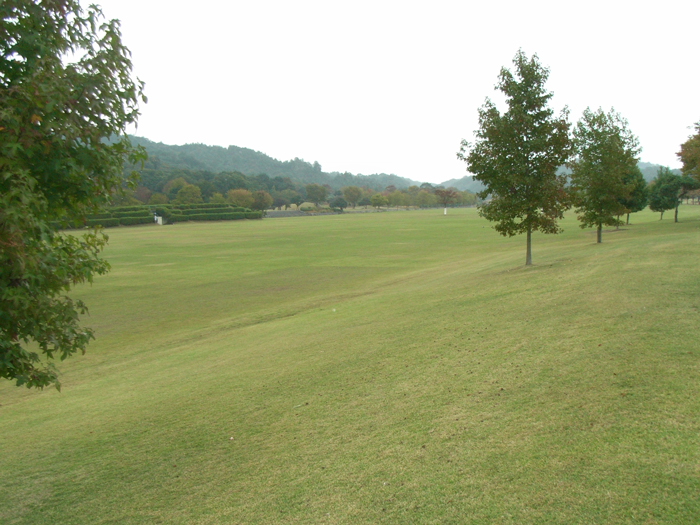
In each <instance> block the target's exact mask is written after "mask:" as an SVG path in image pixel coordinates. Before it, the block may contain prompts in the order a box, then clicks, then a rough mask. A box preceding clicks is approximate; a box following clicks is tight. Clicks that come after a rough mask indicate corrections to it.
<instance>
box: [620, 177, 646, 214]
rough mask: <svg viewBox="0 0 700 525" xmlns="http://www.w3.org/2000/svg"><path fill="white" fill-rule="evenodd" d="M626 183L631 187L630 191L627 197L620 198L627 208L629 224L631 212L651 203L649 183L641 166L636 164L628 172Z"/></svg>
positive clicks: (635, 211)
mask: <svg viewBox="0 0 700 525" xmlns="http://www.w3.org/2000/svg"><path fill="white" fill-rule="evenodd" d="M625 184H626V185H627V187H628V189H629V193H628V194H627V196H626V197H623V198H621V199H620V204H622V206H623V207H624V208H625V213H627V224H629V223H630V213H637V212H638V211H642V210H643V209H644V208H646V207H647V204H649V185H648V184H647V181H646V180H644V175H643V174H642V171H641V170H640V169H639V166H635V167H634V169H632V170H630V171H628V172H627V175H626V176H625Z"/></svg>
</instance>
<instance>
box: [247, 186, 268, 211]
mask: <svg viewBox="0 0 700 525" xmlns="http://www.w3.org/2000/svg"><path fill="white" fill-rule="evenodd" d="M270 206H272V196H271V195H270V194H269V193H267V192H266V191H263V190H258V191H254V192H253V204H252V205H251V209H253V210H259V211H263V210H267V209H268V208H269V207H270Z"/></svg>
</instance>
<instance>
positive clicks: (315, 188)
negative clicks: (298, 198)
mask: <svg viewBox="0 0 700 525" xmlns="http://www.w3.org/2000/svg"><path fill="white" fill-rule="evenodd" d="M305 189H306V199H307V200H308V201H310V202H313V203H314V204H315V205H316V206H318V205H319V204H320V203H322V202H324V201H325V200H326V198H327V197H328V189H327V188H326V187H325V186H321V185H320V184H307V185H306V188H305Z"/></svg>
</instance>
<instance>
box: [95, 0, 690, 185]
mask: <svg viewBox="0 0 700 525" xmlns="http://www.w3.org/2000/svg"><path fill="white" fill-rule="evenodd" d="M85 3H87V2H85ZM95 3H98V4H100V5H101V6H102V8H103V12H104V14H105V16H106V17H108V18H117V19H119V20H121V22H122V33H123V41H124V43H125V44H126V45H127V47H129V49H131V51H132V53H133V62H134V68H135V73H136V75H137V76H138V77H139V78H141V80H143V81H145V83H146V95H147V96H148V99H149V101H148V104H146V105H144V106H143V107H142V116H141V118H140V120H139V128H138V130H137V132H136V133H137V134H138V135H140V136H144V137H147V138H149V139H151V140H154V141H156V142H163V143H165V144H186V143H193V142H198V143H204V144H210V145H220V146H228V145H230V144H232V145H236V146H241V147H247V148H252V149H254V150H257V151H261V152H263V153H266V154H268V155H270V156H272V157H275V158H277V159H279V160H288V159H291V158H294V157H300V158H303V159H304V160H306V161H309V162H313V161H318V162H319V163H320V164H321V165H322V167H323V170H324V171H350V172H352V173H355V174H357V173H363V174H371V173H382V172H383V173H395V174H396V175H399V176H402V177H408V178H411V179H414V180H418V181H421V182H423V181H428V182H442V181H445V180H448V179H451V178H460V177H462V176H464V175H466V171H465V164H464V163H463V162H461V161H459V160H457V159H456V152H457V151H458V150H459V143H460V140H461V139H462V138H466V139H467V140H472V139H473V136H474V135H473V134H474V130H475V129H476V128H477V125H478V121H477V109H478V108H479V107H480V106H481V105H482V104H483V103H484V100H485V98H486V97H491V98H492V99H493V100H494V101H496V102H500V101H501V100H502V99H501V98H500V97H499V93H497V92H495V91H494V90H493V88H494V85H495V84H496V82H497V77H498V73H499V71H500V68H501V67H502V66H506V67H508V68H511V67H512V59H513V57H514V56H515V54H516V52H517V51H518V49H519V48H522V49H523V51H524V52H525V53H526V54H527V55H528V56H530V55H532V54H534V53H536V54H537V55H538V56H539V59H540V62H541V63H542V64H543V65H544V66H546V67H548V68H549V69H550V77H549V81H548V83H547V88H548V89H549V90H550V91H553V92H554V98H553V99H552V106H553V107H554V109H555V110H556V111H557V112H558V111H559V110H560V109H561V108H563V107H564V106H565V105H567V106H568V107H569V109H570V112H571V116H570V120H571V121H572V122H576V121H577V120H578V119H579V118H580V116H581V114H582V112H583V110H584V109H585V108H586V107H587V106H589V107H591V108H592V109H597V108H598V107H602V108H603V109H604V110H606V111H607V110H609V109H610V108H611V107H614V108H615V109H616V110H617V111H618V112H620V113H621V114H622V116H623V117H625V118H627V120H628V121H629V124H630V129H631V130H632V132H633V133H635V134H636V135H637V136H638V137H639V139H640V142H641V145H642V148H643V151H642V154H641V159H642V160H643V161H646V162H654V163H658V164H664V165H667V166H670V167H679V166H680V165H679V163H678V161H677V158H676V155H675V153H676V151H678V149H679V145H680V144H681V143H682V142H684V141H685V140H686V139H687V137H688V136H689V135H690V134H691V129H690V126H692V124H693V123H694V122H697V121H698V120H700V96H699V95H700V68H699V67H698V49H699V48H698V43H697V21H698V19H700V2H696V1H691V0H684V1H682V2H681V1H675V0H670V1H669V0H667V1H665V2H653V3H651V2H650V3H648V4H646V3H643V2H639V1H635V2H627V1H619V2H618V1H615V0H608V1H605V2H599V1H586V2H583V1H579V2H563V1H552V2H543V1H501V2H486V1H480V2H471V1H462V2H441V1H435V0H433V1H431V2H411V1H406V0H403V1H382V0H373V1H369V2H364V1H360V0H353V1H333V0H325V1H315V2H312V1H290V0H286V1H264V0H247V1H236V0H233V1H230V0H229V1H220V0H199V1H197V2H192V1H187V2H184V1H173V0H169V1H165V0H95Z"/></svg>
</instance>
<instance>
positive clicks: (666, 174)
mask: <svg viewBox="0 0 700 525" xmlns="http://www.w3.org/2000/svg"><path fill="white" fill-rule="evenodd" d="M678 180H679V177H678V175H676V174H674V173H673V172H672V171H671V170H670V169H669V168H667V167H664V166H659V171H658V172H657V174H656V178H655V179H654V180H653V181H651V182H650V183H649V184H650V188H649V209H650V210H651V211H655V212H659V213H661V217H660V218H659V220H663V218H664V212H665V211H666V210H672V209H674V208H675V207H676V203H677V201H678V186H679V185H678Z"/></svg>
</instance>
